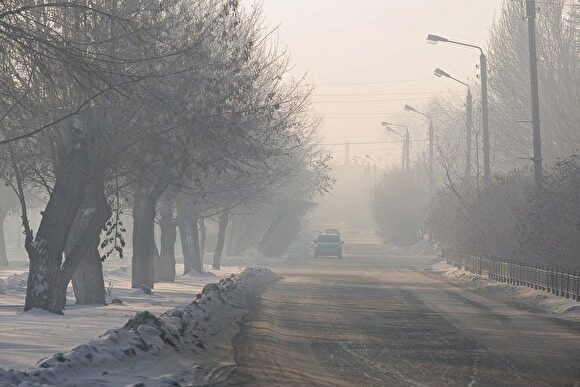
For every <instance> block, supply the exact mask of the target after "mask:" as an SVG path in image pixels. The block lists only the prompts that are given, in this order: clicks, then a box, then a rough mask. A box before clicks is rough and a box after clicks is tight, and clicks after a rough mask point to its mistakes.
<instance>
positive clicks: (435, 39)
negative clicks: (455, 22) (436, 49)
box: [427, 34, 449, 44]
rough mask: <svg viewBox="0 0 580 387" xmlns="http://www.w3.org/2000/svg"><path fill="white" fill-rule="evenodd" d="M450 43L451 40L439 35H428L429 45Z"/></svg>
mask: <svg viewBox="0 0 580 387" xmlns="http://www.w3.org/2000/svg"><path fill="white" fill-rule="evenodd" d="M448 41H449V39H447V38H444V37H442V36H439V35H433V34H429V35H427V43H429V44H437V43H439V42H443V43H445V42H448Z"/></svg>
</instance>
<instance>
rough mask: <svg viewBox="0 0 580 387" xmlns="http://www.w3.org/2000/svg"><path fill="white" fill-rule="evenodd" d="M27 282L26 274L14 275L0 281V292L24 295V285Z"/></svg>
mask: <svg viewBox="0 0 580 387" xmlns="http://www.w3.org/2000/svg"><path fill="white" fill-rule="evenodd" d="M27 282H28V272H24V273H15V274H12V275H11V276H9V277H8V278H5V279H3V280H0V291H2V290H3V292H2V293H3V294H4V293H26V283H27Z"/></svg>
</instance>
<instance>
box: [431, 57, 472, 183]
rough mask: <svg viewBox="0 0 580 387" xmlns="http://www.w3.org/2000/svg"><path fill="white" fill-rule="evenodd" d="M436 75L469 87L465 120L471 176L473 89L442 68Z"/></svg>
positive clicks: (467, 165)
mask: <svg viewBox="0 0 580 387" xmlns="http://www.w3.org/2000/svg"><path fill="white" fill-rule="evenodd" d="M434 74H435V76H436V77H438V78H442V77H443V78H449V79H451V80H454V81H455V82H458V83H460V84H462V85H464V86H465V87H467V102H466V120H465V126H466V131H465V132H466V133H465V135H466V137H467V138H466V140H467V141H466V142H465V176H469V174H470V173H471V132H472V129H473V96H472V95H471V88H470V87H469V84H468V83H467V82H463V81H462V80H459V79H457V78H455V77H453V76H451V75H450V74H449V73H447V72H446V71H444V70H441V69H440V68H436V69H435V72H434Z"/></svg>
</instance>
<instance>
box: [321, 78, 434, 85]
mask: <svg viewBox="0 0 580 387" xmlns="http://www.w3.org/2000/svg"><path fill="white" fill-rule="evenodd" d="M427 81H433V79H431V78H425V79H402V80H387V81H373V82H345V83H314V84H312V86H316V87H319V86H321V87H326V86H358V85H383V84H387V83H413V82H427Z"/></svg>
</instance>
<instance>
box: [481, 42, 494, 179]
mask: <svg viewBox="0 0 580 387" xmlns="http://www.w3.org/2000/svg"><path fill="white" fill-rule="evenodd" d="M479 61H480V64H479V67H480V70H481V124H482V127H483V128H482V129H483V178H484V179H485V181H486V182H487V183H489V182H490V181H491V156H490V150H489V101H488V92H487V57H486V56H485V54H484V53H483V50H482V51H481V55H480V57H479Z"/></svg>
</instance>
